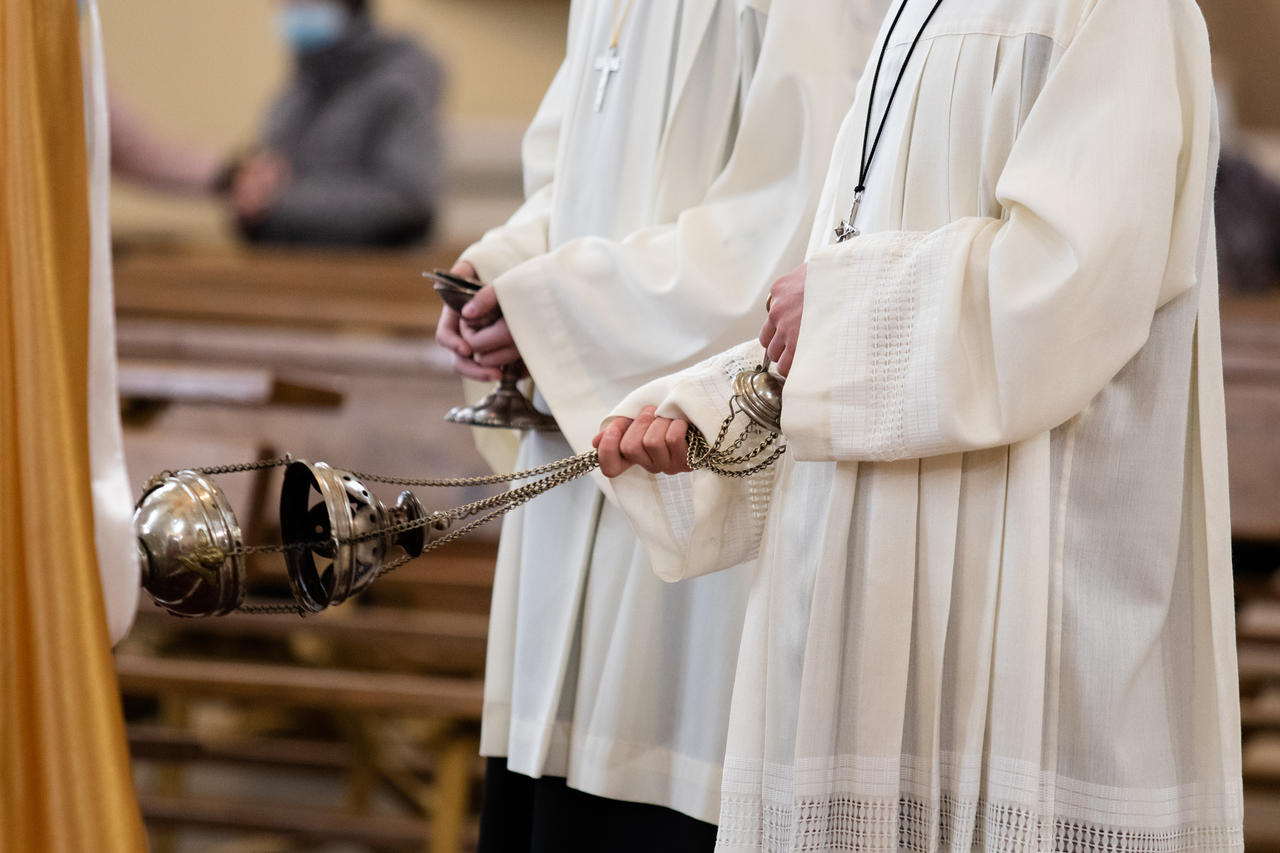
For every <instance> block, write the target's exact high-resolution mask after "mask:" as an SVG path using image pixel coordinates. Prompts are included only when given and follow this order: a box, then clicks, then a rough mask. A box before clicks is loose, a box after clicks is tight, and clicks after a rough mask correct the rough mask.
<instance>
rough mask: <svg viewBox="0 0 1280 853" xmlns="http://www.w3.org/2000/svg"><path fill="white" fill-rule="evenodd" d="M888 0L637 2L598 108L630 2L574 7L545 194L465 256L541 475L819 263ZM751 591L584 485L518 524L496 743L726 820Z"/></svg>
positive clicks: (743, 578) (607, 788) (502, 589)
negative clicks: (808, 251) (844, 126)
mask: <svg viewBox="0 0 1280 853" xmlns="http://www.w3.org/2000/svg"><path fill="white" fill-rule="evenodd" d="M883 5H884V4H883V0H859V2H855V3H848V2H836V0H774V2H772V3H770V2H748V1H747V0H725V1H724V2H711V0H683V2H674V0H672V2H665V0H664V2H639V3H636V4H635V5H634V6H633V7H632V9H631V12H630V15H629V17H628V19H627V22H626V25H625V26H624V27H623V30H622V40H621V44H620V49H619V54H620V57H621V66H622V67H621V70H620V72H619V73H618V74H616V75H615V76H614V77H613V78H612V79H611V80H610V82H609V85H608V88H607V90H606V96H605V101H604V106H603V109H602V110H601V111H600V112H596V111H595V100H596V93H597V86H598V84H599V79H600V78H599V72H598V71H597V70H596V69H595V66H594V61H595V59H596V57H598V56H600V55H601V54H602V53H603V52H604V51H605V48H606V46H607V45H608V41H609V36H610V33H611V30H612V24H613V17H612V13H613V4H610V3H604V2H597V3H575V4H573V6H572V7H571V14H570V29H569V39H568V49H567V57H566V60H565V63H564V65H563V66H562V68H561V69H560V72H559V74H558V75H557V77H556V80H555V82H554V83H553V84H552V86H551V89H550V91H549V93H548V95H547V98H546V101H545V102H544V103H543V105H542V107H541V109H540V111H539V114H538V116H537V117H536V118H535V120H534V123H533V125H532V127H531V128H530V132H529V135H528V137H527V138H526V141H525V150H524V154H525V177H526V184H527V190H528V193H529V198H528V201H527V202H526V204H525V205H524V207H522V208H521V210H520V211H518V212H517V213H516V214H515V215H514V216H513V217H512V219H511V220H510V221H509V222H507V223H506V224H505V225H504V226H502V227H499V228H497V229H495V230H494V231H492V232H490V233H489V234H487V235H486V236H485V237H484V238H483V239H482V240H481V241H480V242H479V243H478V244H476V245H475V246H473V247H471V248H470V249H469V250H468V251H467V252H465V253H464V255H463V257H464V258H465V259H467V260H470V261H471V262H472V263H473V264H474V265H475V267H476V269H477V271H478V272H479V273H480V275H481V277H482V278H484V279H485V280H490V281H493V282H494V284H495V285H496V287H497V290H498V296H499V300H500V302H501V304H502V308H503V311H504V313H505V316H506V318H507V321H508V323H509V325H510V327H511V330H512V333H513V335H514V337H515V340H516V342H517V344H518V345H519V348H520V351H521V354H522V356H523V358H524V361H525V363H526V365H527V366H528V367H529V370H530V373H531V374H532V376H533V378H534V380H535V381H536V383H537V386H538V389H539V399H540V400H541V401H542V402H543V403H545V404H546V405H548V406H549V408H550V410H551V411H552V413H553V414H554V415H555V416H556V419H557V420H558V422H559V423H560V425H561V427H562V428H563V430H564V437H561V436H558V435H545V434H543V435H529V436H525V437H524V439H523V442H522V444H521V450H520V455H519V459H518V465H519V466H520V467H527V466H532V465H537V464H540V463H542V462H546V461H548V460H551V459H558V458H561V457H564V456H567V455H569V454H571V453H573V452H575V451H578V452H580V451H582V450H585V449H589V447H590V441H591V438H592V437H593V436H594V434H595V428H596V425H597V424H599V422H600V420H601V418H602V417H604V415H605V414H607V412H608V411H609V409H610V408H611V407H613V406H614V405H616V404H617V403H618V402H619V401H620V400H621V399H622V398H623V397H624V396H625V395H626V393H627V392H628V391H629V390H631V389H632V388H634V387H635V386H636V385H637V384H639V383H641V382H644V381H646V380H648V379H650V378H653V377H655V376H660V375H662V374H664V373H667V372H669V371H671V370H672V369H676V368H678V367H680V366H684V365H688V364H692V363H694V362H696V361H698V360H699V359H702V358H705V357H706V356H708V355H710V354H711V353H714V352H717V351H719V350H722V349H724V347H726V346H728V345H730V344H731V343H733V342H734V341H736V340H740V339H741V338H742V337H743V336H744V335H746V334H749V333H750V331H751V329H752V327H753V326H754V325H755V322H756V319H755V318H756V315H757V312H758V311H759V310H760V306H761V305H762V304H763V302H764V291H765V288H766V287H767V286H768V284H769V282H770V281H771V280H772V278H773V277H774V276H775V275H776V274H778V273H780V272H782V271H784V270H785V269H788V268H789V267H791V266H794V265H795V264H796V263H798V262H799V260H800V259H801V258H802V257H803V253H804V247H805V243H806V237H807V232H808V223H809V222H810V221H811V220H812V216H813V213H814V211H815V210H816V207H817V202H818V196H819V193H820V190H821V186H822V174H823V171H824V170H825V168H826V164H827V162H828V161H829V159H830V153H831V148H832V145H833V143H834V140H835V136H836V132H837V131H838V129H839V123H840V119H841V118H842V116H843V115H844V113H845V111H847V109H848V107H849V104H850V103H851V102H852V99H853V94H854V88H855V84H856V81H857V76H858V73H859V72H860V71H861V67H862V63H863V60H864V59H865V57H866V54H867V52H868V50H869V48H870V43H871V41H872V39H873V38H874V32H875V27H876V25H877V23H878V21H879V18H880V11H868V10H869V9H878V10H882V9H883ZM780 223H781V225H780ZM566 439H567V441H566ZM749 580H750V578H749V575H748V574H747V573H745V572H742V571H735V572H727V573H724V574H722V575H720V576H717V577H714V578H707V579H706V580H704V581H701V582H698V583H694V584H689V585H687V586H684V587H671V586H668V585H664V584H662V583H660V582H659V581H658V580H657V579H656V578H655V577H654V575H653V572H652V569H651V567H650V565H649V564H648V561H647V560H646V559H645V556H644V553H643V550H642V549H641V547H640V546H639V544H638V542H637V541H636V539H635V536H634V534H633V533H632V531H631V529H630V527H629V525H628V523H627V521H626V518H625V517H624V516H623V515H622V513H621V512H619V511H618V510H617V508H616V507H614V506H612V505H610V504H606V502H605V501H604V498H603V496H602V494H601V491H600V489H599V486H598V484H595V483H593V482H591V481H589V480H584V481H581V482H578V483H573V484H570V485H568V486H564V487H561V488H559V489H557V490H555V491H554V492H552V493H550V494H548V495H546V496H544V497H542V498H540V499H539V500H538V501H535V502H534V503H532V504H530V505H529V506H527V507H525V508H523V509H521V510H519V511H517V512H516V513H513V514H512V515H511V516H509V517H508V519H507V522H506V524H505V526H504V528H503V535H502V541H501V545H500V550H499V557H498V568H497V574H496V577H495V587H494V597H493V605H492V616H491V621H490V624H491V629H490V638H489V653H488V661H487V670H486V678H485V709H484V720H483V731H482V743H481V751H482V752H483V753H484V754H485V755H492V756H506V757H507V764H508V767H509V768H510V769H512V770H515V771H517V772H520V773H525V774H528V775H531V776H541V775H544V774H545V775H556V776H565V777H567V779H568V782H569V784H570V785H572V786H574V787H576V788H580V789H582V790H585V791H588V792H591V793H594V794H598V795H602V796H607V797H612V798H616V799H623V800H632V801H640V802H648V803H655V804H658V805H664V806H668V807H671V808H674V809H677V810H679V811H681V812H684V813H686V814H689V815H691V816H693V817H696V818H699V819H701V820H706V821H715V820H717V818H718V814H719V803H720V796H719V790H720V774H721V767H722V762H723V756H724V743H725V737H726V731H727V726H728V709H729V701H730V694H731V687H732V680H733V672H734V660H735V657H736V654H737V649H738V643H739V639H740V636H739V635H740V630H741V624H742V614H743V611H744V609H745V604H746V592H747V587H748V583H749ZM690 647H696V648H698V649H700V650H702V654H699V655H689V654H688V649H689V648H690Z"/></svg>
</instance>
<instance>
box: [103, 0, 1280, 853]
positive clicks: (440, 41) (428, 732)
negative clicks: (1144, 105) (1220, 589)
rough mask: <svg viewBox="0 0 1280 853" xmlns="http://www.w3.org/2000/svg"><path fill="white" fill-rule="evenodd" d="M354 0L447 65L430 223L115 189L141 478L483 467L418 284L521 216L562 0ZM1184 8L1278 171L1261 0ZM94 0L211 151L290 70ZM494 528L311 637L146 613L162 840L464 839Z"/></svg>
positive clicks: (1278, 226) (242, 126) (271, 577)
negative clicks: (264, 212) (367, 237)
mask: <svg viewBox="0 0 1280 853" xmlns="http://www.w3.org/2000/svg"><path fill="white" fill-rule="evenodd" d="M375 5H376V10H377V14H378V17H379V19H380V20H381V21H382V22H383V24H384V25H385V26H386V27H387V28H389V29H392V30H396V31H400V32H407V33H408V34H410V35H411V36H412V37H413V38H414V39H415V40H417V41H419V42H420V43H422V44H424V45H429V46H430V48H431V50H432V51H433V52H434V53H435V55H436V56H438V57H439V59H440V61H441V63H442V64H443V66H444V68H445V69H446V72H447V76H448V81H447V86H446V90H445V98H444V102H443V112H442V121H443V127H444V138H445V157H446V166H445V168H444V170H443V172H444V174H445V175H446V184H445V189H444V195H443V199H442V201H441V203H440V207H439V210H438V212H437V221H436V224H435V229H434V236H433V238H432V239H431V241H430V242H429V244H427V245H426V246H425V247H422V248H411V249H395V250H383V251H373V250H367V249H365V250H357V249H342V250H337V249H329V250H313V249H299V248H267V247H261V246H257V247H247V246H246V245H245V244H244V243H243V242H242V241H241V240H240V239H239V237H238V235H237V233H236V230H235V228H234V227H233V225H232V223H231V218H230V217H229V216H228V214H227V211H226V207H225V204H224V203H223V202H221V201H220V200H218V199H216V198H213V197H209V196H204V195H175V194H172V193H165V192H159V191H156V190H152V189H146V188H144V187H141V186H139V185H138V184H137V183H136V182H130V181H128V180H125V179H122V180H118V181H117V182H116V184H115V186H114V187H113V206H112V214H113V220H114V221H113V228H114V234H113V237H114V240H113V242H114V244H115V252H116V286H117V302H118V304H117V318H118V341H119V355H120V368H121V394H122V411H123V412H124V415H125V425H126V432H125V436H126V451H127V455H128V462H129V467H130V470H131V473H132V475H133V477H134V480H135V483H134V486H135V488H140V487H141V485H142V480H143V479H144V478H145V477H146V475H147V474H148V473H149V472H153V471H157V470H161V469H164V468H168V467H174V466H178V465H183V466H188V465H204V464H220V463H223V462H226V461H228V460H231V461H241V460H246V459H258V458H268V457H271V456H274V455H276V454H278V453H281V452H284V451H291V452H293V453H294V454H297V455H300V456H304V457H306V458H310V459H323V460H330V461H333V462H335V463H341V464H342V465H344V466H346V467H350V468H353V469H356V470H363V471H385V472H395V473H407V474H410V475H413V474H415V473H417V472H422V473H426V472H430V473H431V474H433V475H448V476H463V475H468V474H475V473H481V472H485V471H487V468H486V466H485V464H484V462H483V461H482V459H481V458H480V456H479V454H478V453H477V452H476V450H475V448H474V445H473V442H472V438H471V435H470V433H469V431H468V430H467V429H465V428H462V427H458V426H454V425H448V424H444V423H443V422H442V421H441V415H442V414H443V412H444V411H445V410H446V409H448V408H449V407H450V406H452V405H455V404H456V403H458V402H459V401H460V389H459V386H458V383H457V381H456V379H455V378H454V376H453V374H452V372H451V371H450V369H449V365H448V362H447V361H446V359H445V358H444V357H443V356H441V355H440V354H439V352H438V351H436V350H435V349H434V348H433V346H432V344H431V336H432V331H433V329H434V326H435V319H436V316H437V311H438V309H437V305H436V300H435V298H434V295H433V294H432V293H431V292H430V290H429V288H428V287H427V286H426V285H425V284H424V283H423V280H422V278H421V271H422V270H425V269H431V268H434V267H445V268H447V267H448V266H449V265H450V264H451V263H452V260H453V259H454V258H455V257H456V256H457V254H458V252H459V251H460V250H461V249H462V248H464V247H465V246H466V245H468V244H469V242H471V241H472V240H474V239H475V238H476V237H478V236H479V234H480V233H481V231H482V230H483V229H484V228H486V227H487V226H489V225H491V224H495V223H497V222H500V221H502V220H503V219H504V218H505V217H506V216H507V215H508V213H509V212H510V211H511V210H512V209H514V207H515V206H516V205H517V204H518V203H519V199H520V193H521V181H520V164H519V148H520V138H521V134H522V132H523V129H524V127H525V125H526V124H527V122H528V120H529V118H530V117H531V116H532V114H533V111H534V110H535V109H536V107H537V104H538V101H539V100H540V98H541V95H542V93H543V90H544V89H545V87H546V85H547V84H548V83H549V82H550V80H551V77H552V75H553V74H554V73H555V69H556V67H557V65H558V63H559V60H560V56H561V52H562V50H563V37H564V31H565V25H566V20H567V11H568V3H567V2H563V0H379V2H377V3H376V4H375ZM1202 7H1203V8H1204V11H1205V13H1206V16H1207V18H1208V20H1209V24H1210V30H1211V33H1212V36H1213V42H1214V48H1215V51H1216V56H1215V63H1216V75H1217V77H1218V81H1219V87H1220V97H1221V98H1222V101H1223V106H1224V116H1226V118H1227V120H1228V123H1229V125H1230V132H1229V134H1228V136H1227V140H1228V146H1229V150H1230V151H1231V152H1232V153H1233V154H1234V155H1237V156H1239V157H1240V158H1241V159H1242V160H1243V161H1245V162H1247V163H1249V164H1251V168H1253V169H1256V170H1257V171H1256V173H1255V172H1247V173H1246V174H1248V175H1251V176H1252V175H1260V176H1265V177H1259V178H1257V179H1256V181H1255V182H1254V183H1255V184H1256V186H1253V185H1251V186H1253V188H1254V189H1257V186H1264V185H1263V184H1261V183H1258V182H1261V181H1264V180H1270V181H1274V182H1276V184H1277V185H1280V50H1277V46H1278V45H1280V2H1278V0H1203V3H1202ZM102 15H103V29H104V36H105V47H106V57H107V66H108V73H109V78H110V86H111V92H112V97H113V98H116V97H118V98H119V99H121V101H122V102H123V103H125V104H127V105H128V107H129V108H130V110H131V111H132V112H133V113H135V114H136V115H137V117H138V118H139V119H140V120H141V121H142V122H143V123H144V124H145V125H146V126H147V127H148V128H149V129H150V130H151V131H154V132H155V133H157V134H159V135H161V136H163V137H164V138H166V139H168V140H170V141H174V142H175V143H176V144H182V145H189V146H192V147H194V148H200V149H204V150H208V151H212V152H230V151H234V150H237V149H242V148H244V147H245V146H246V145H248V144H249V143H250V142H251V141H252V140H253V139H254V138H256V136H257V134H258V133H259V131H260V127H261V121H262V116H263V115H264V113H265V111H266V110H267V109H268V106H269V104H270V102H271V100H272V98H273V97H274V96H275V94H276V93H277V92H278V91H279V89H280V87H281V86H282V85H283V82H284V80H285V78H286V76H287V74H288V72H289V60H288V56H287V54H286V51H285V50H284V48H283V47H282V45H280V44H279V42H278V39H277V38H276V37H275V34H274V30H273V24H272V15H273V4H271V3H266V2H262V0H219V2H217V3H159V2H143V0H114V2H110V3H103V5H102ZM1247 183H1248V182H1247ZM1264 196H1265V193H1262V194H1260V195H1258V196H1257V197H1259V198H1262V197H1264ZM1248 197H1249V198H1254V196H1252V195H1249V196H1248ZM1273 197H1280V191H1278V192H1277V194H1276V195H1275V196H1273ZM1236 209H1237V210H1239V209H1244V210H1245V211H1246V213H1245V214H1244V215H1245V216H1248V215H1249V214H1250V213H1255V214H1256V213H1257V212H1258V211H1260V210H1263V209H1267V210H1270V209H1271V208H1270V207H1267V205H1264V204H1262V202H1257V203H1254V202H1252V201H1246V202H1245V203H1242V204H1241V205H1238V206H1237V208H1236ZM1220 226H1221V228H1222V229H1223V233H1224V234H1225V235H1227V236H1226V237H1225V238H1224V239H1230V235H1231V234H1233V233H1237V232H1233V231H1232V229H1233V228H1236V227H1237V226H1236V225H1235V221H1234V220H1233V219H1231V217H1230V216H1227V217H1226V218H1225V219H1224V221H1223V222H1221V223H1220ZM1238 227H1239V229H1241V230H1243V229H1245V228H1249V229H1257V228H1263V229H1264V230H1263V232H1262V233H1263V235H1264V238H1263V239H1264V244H1265V245H1266V246H1268V247H1269V249H1270V254H1271V255H1272V256H1275V255H1276V254H1277V248H1276V247H1277V246H1280V204H1276V205H1275V210H1274V211H1273V215H1272V218H1270V219H1269V220H1268V219H1264V220H1263V222H1262V224H1261V225H1259V224H1258V222H1256V221H1253V220H1250V221H1249V223H1248V224H1247V225H1245V224H1242V225H1239V226H1238ZM1268 227H1269V229H1270V230H1265V229H1266V228H1268ZM1251 233H1256V230H1255V231H1253V232H1251ZM1270 270H1271V271H1270V273H1268V275H1269V279H1268V280H1266V281H1265V282H1263V284H1262V285H1261V286H1258V285H1257V284H1256V283H1254V284H1250V283H1247V282H1246V283H1245V284H1244V285H1242V286H1241V287H1240V288H1238V289H1235V290H1234V291H1233V292H1230V293H1224V296H1223V323H1224V347H1225V365H1226V373H1227V402H1228V417H1229V422H1230V430H1231V441H1232V445H1231V458H1232V502H1233V515H1234V522H1233V523H1234V533H1235V536H1236V540H1237V544H1236V563H1237V578H1238V583H1237V588H1238V593H1239V643H1240V670H1241V689H1242V691H1243V693H1242V695H1243V697H1244V725H1245V783H1246V792H1247V803H1248V806H1247V808H1248V811H1247V819H1246V838H1247V844H1248V846H1249V849H1250V850H1257V851H1263V850H1280V440H1277V433H1276V424H1277V423H1280V275H1277V274H1276V272H1275V268H1274V267H1272V268H1270ZM225 485H226V486H228V488H229V490H230V492H231V494H230V498H231V500H232V502H233V503H234V504H235V505H236V506H237V507H245V508H249V509H248V511H247V513H246V515H247V518H242V521H244V523H245V524H246V527H247V535H248V537H249V538H251V539H252V538H259V539H261V538H269V537H270V536H272V535H274V534H275V531H274V530H272V526H273V525H274V524H275V521H274V510H273V508H272V507H270V506H267V503H268V501H267V499H266V496H267V495H269V494H274V493H275V489H276V488H277V486H276V484H275V483H273V482H272V481H271V479H270V477H269V476H267V475H265V474H252V473H250V474H242V475H238V476H237V477H236V478H228V479H227V480H226V481H225ZM453 497H466V495H455V496H453ZM496 533H497V531H496V530H488V531H486V532H484V533H482V534H481V535H479V536H477V537H475V538H473V539H472V540H470V541H469V542H468V543H465V544H463V545H459V546H456V547H454V548H452V549H450V550H447V551H443V552H441V553H439V554H435V555H431V556H430V557H428V558H427V559H424V560H419V561H417V562H416V563H414V564H412V565H411V566H409V567H406V568H405V569H404V570H402V571H400V572H397V573H396V574H394V575H392V576H389V577H388V578H387V579H385V580H384V581H381V582H380V583H379V585H378V586H377V587H375V588H374V589H372V590H371V591H370V592H369V594H367V595H365V596H363V598H362V600H361V601H360V602H359V603H358V605H348V606H345V607H343V608H339V609H337V610H334V611H332V612H326V613H324V614H322V615H321V616H319V617H317V618H313V619H308V620H307V621H306V622H305V624H304V623H301V622H299V621H298V620H297V619H296V618H293V617H290V616H280V617H262V618H252V619H251V618H240V617H236V616H233V617H227V618H223V619H219V620H193V621H187V622H178V621H176V620H174V619H172V618H171V617H168V616H166V615H164V614H162V612H160V611H159V610H158V609H156V608H153V607H152V606H151V605H150V603H149V602H144V603H143V605H142V606H141V609H140V611H139V617H138V621H137V624H136V627H135V628H134V630H133V632H132V634H131V636H130V637H129V639H128V640H127V641H126V642H125V643H124V644H122V645H121V646H120V647H119V648H118V649H117V651H116V665H117V672H118V675H119V681H120V687H121V691H122V693H123V697H122V699H123V702H124V707H125V712H126V721H127V726H128V739H129V745H130V752H131V755H132V758H133V765H134V777H135V781H136V785H137V790H138V795H139V798H140V802H141V807H142V812H143V816H144V818H145V820H146V823H147V828H148V832H149V834H150V838H151V841H152V845H153V849H154V850H156V851H157V853H177V852H178V851H181V852H182V853H189V852H190V853H194V851H210V853H232V851H234V853H275V851H287V850H302V849H306V850H323V851H327V853H338V851H364V850H400V849H405V850H411V849H417V850H421V849H428V850H431V851H436V853H454V851H461V850H470V849H473V847H474V844H475V832H476V828H475V827H476V810H477V807H478V790H479V789H478V784H479V773H480V770H481V766H480V764H479V762H478V759H477V758H476V746H477V737H478V719H479V711H480V702H481V679H482V675H483V662H484V643H485V634H486V626H487V613H488V595H489V588H488V585H489V583H490V582H491V580H492V555H493V550H494V547H495V542H496V539H495V538H494V537H495V536H496ZM250 568H251V571H253V572H255V573H256V575H255V577H257V578H258V579H259V580H260V581H261V582H262V583H265V584H268V585H269V584H270V583H272V582H277V583H278V582H279V581H280V578H281V576H282V571H281V570H280V568H279V567H278V566H275V565H271V564H268V563H267V561H263V562H262V564H260V565H251V567H250Z"/></svg>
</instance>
